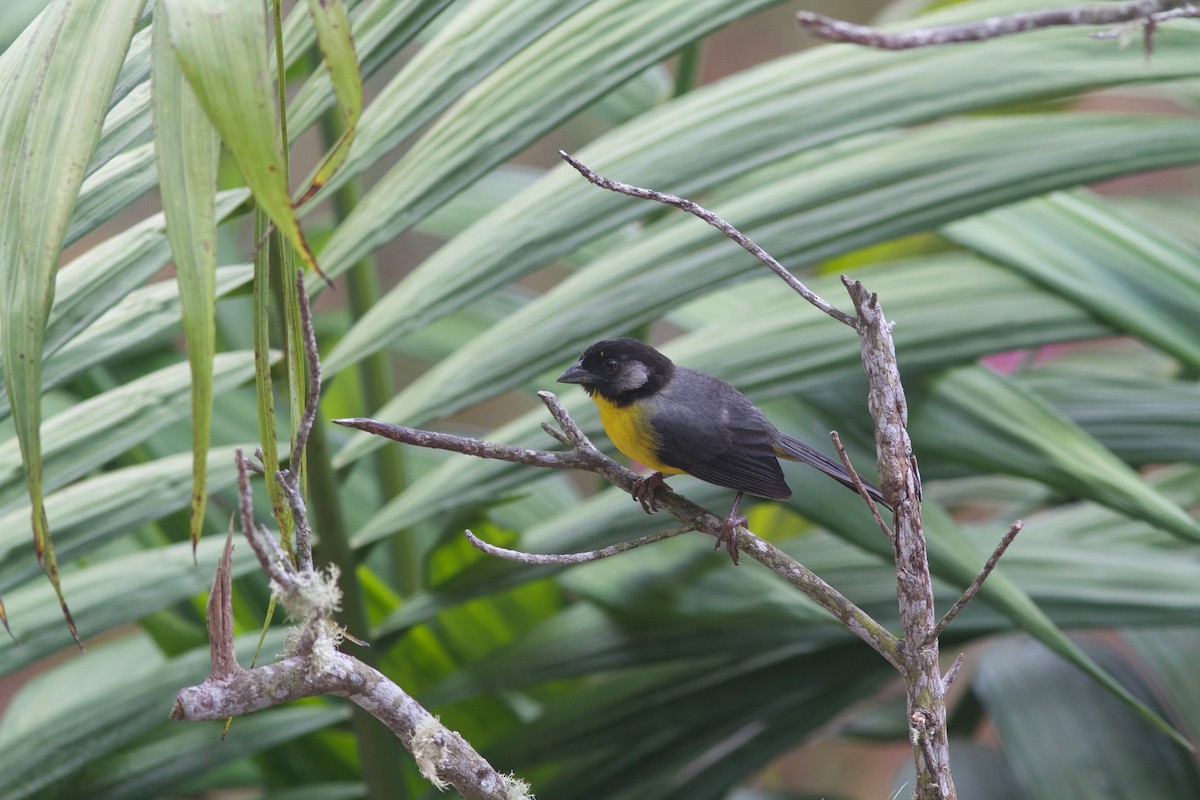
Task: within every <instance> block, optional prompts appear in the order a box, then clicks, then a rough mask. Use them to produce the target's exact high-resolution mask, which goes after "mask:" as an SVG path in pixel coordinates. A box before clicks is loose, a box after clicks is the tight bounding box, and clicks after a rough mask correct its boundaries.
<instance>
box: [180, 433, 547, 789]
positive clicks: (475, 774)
mask: <svg viewBox="0 0 1200 800" xmlns="http://www.w3.org/2000/svg"><path fill="white" fill-rule="evenodd" d="M236 461H237V468H238V507H239V508H238V511H239V514H240V516H241V520H242V527H243V530H244V533H245V535H246V539H247V541H248V542H250V545H251V547H252V548H253V549H254V552H255V554H256V555H257V556H258V560H259V564H260V565H261V566H262V568H263V571H264V572H266V573H267V575H268V576H270V578H271V584H272V585H271V588H272V592H273V593H274V594H275V596H276V597H277V598H278V599H279V600H280V601H281V602H282V603H283V604H284V605H285V606H286V607H287V608H288V611H289V613H290V614H291V615H292V616H293V617H294V618H297V619H299V620H300V622H301V627H300V629H299V631H298V633H297V634H295V635H293V636H292V637H291V638H290V640H289V656H288V657H287V658H285V659H284V660H283V661H280V662H278V663H275V664H270V665H267V666H263V667H257V668H255V669H250V670H244V669H242V668H241V667H240V666H239V665H238V662H237V656H236V655H235V653H234V645H233V609H232V592H231V590H230V573H231V567H230V564H231V557H232V556H231V554H232V549H233V540H232V524H231V529H230V537H229V539H228V540H227V541H226V545H225V552H224V555H223V556H222V558H221V562H220V565H219V566H218V569H217V575H216V577H215V579H214V581H213V591H212V594H211V596H210V597H209V604H208V628H209V648H210V655H211V658H212V670H211V673H210V676H209V678H208V679H207V680H205V681H204V682H203V683H201V684H199V685H197V686H191V687H186V688H184V689H181V690H180V692H179V694H178V695H177V697H176V700H175V705H174V707H173V708H172V710H171V719H175V720H188V721H200V720H214V719H225V718H228V717H233V716H238V715H241V714H248V713H250V712H252V711H257V710H259V709H262V708H267V707H270V706H276V705H281V704H283V703H286V702H289V701H291V700H297V699H300V698H304V697H315V696H317V695H326V694H332V695H338V696H341V697H346V698H348V699H349V700H351V701H352V702H354V703H357V704H358V705H360V706H362V707H363V708H365V709H366V710H367V711H368V712H370V713H371V715H372V716H374V717H376V718H377V719H379V720H380V721H381V722H383V723H384V724H385V725H387V726H388V728H390V729H391V730H392V731H393V732H394V733H395V734H396V736H397V737H399V739H400V741H401V743H402V744H403V745H404V746H405V747H406V748H408V750H409V751H410V752H412V754H413V756H414V758H416V761H417V765H418V767H419V768H420V770H421V774H422V775H423V776H425V778H426V779H427V780H429V781H430V782H431V783H433V784H434V785H435V786H437V787H439V788H446V787H447V786H451V785H452V786H454V788H455V789H457V790H458V792H459V794H461V795H462V796H463V797H464V798H468V800H514V798H522V797H525V798H527V797H528V793H527V792H526V791H525V787H524V786H523V784H522V783H521V782H520V781H518V780H517V779H515V778H511V777H506V776H504V775H501V774H500V773H498V772H497V771H496V770H495V769H493V768H492V766H491V765H490V764H488V762H487V761H485V760H484V759H483V757H482V756H480V755H479V754H478V753H477V752H476V751H475V750H474V749H473V748H472V747H471V746H470V745H469V744H468V743H467V742H466V741H465V740H464V739H463V738H462V737H461V736H459V735H458V734H457V733H455V732H454V731H451V730H449V729H448V728H446V727H445V726H443V725H442V724H441V722H439V721H438V719H437V718H436V717H434V716H433V715H432V714H430V713H429V712H428V711H427V710H425V709H424V708H423V707H422V706H421V705H420V704H419V703H417V702H416V701H415V700H413V699H412V698H411V697H410V696H408V695H407V694H406V693H405V692H404V691H403V690H402V689H401V688H400V687H399V686H397V685H396V684H395V683H393V682H392V681H390V680H388V679H387V678H386V677H384V676H383V675H382V674H381V673H379V672H378V671H377V670H375V669H373V668H372V667H370V666H368V665H366V664H364V663H362V662H361V661H359V660H357V659H355V658H353V657H352V656H348V655H346V654H344V653H341V652H339V651H338V650H336V645H337V643H338V641H340V636H339V635H337V628H336V626H333V625H329V624H326V623H327V619H328V615H329V613H330V612H331V611H333V610H335V609H336V608H337V605H338V603H339V602H340V597H341V594H340V591H339V590H338V589H337V585H336V578H337V572H336V570H332V569H331V570H330V571H328V572H327V573H318V572H315V571H313V570H312V569H311V568H310V569H299V568H297V567H296V566H295V565H293V564H292V563H291V561H289V560H288V559H287V558H286V557H285V556H284V554H283V552H282V551H281V550H280V549H279V545H278V544H277V543H276V542H275V540H274V539H272V538H271V537H270V535H269V534H267V533H266V532H265V531H262V530H260V529H259V528H258V526H257V525H256V524H255V522H254V511H253V508H252V504H251V494H250V479H249V475H248V472H247V468H246V467H247V464H246V461H245V459H244V458H243V457H242V452H241V450H238V451H237V453H236ZM280 473H281V474H280V475H279V476H278V478H279V481H280V485H282V486H284V487H286V488H287V489H288V490H290V492H289V500H290V501H291V502H292V503H293V506H292V507H293V511H294V512H295V514H296V520H297V523H298V524H297V530H300V529H301V526H302V525H303V526H305V527H306V526H307V524H308V523H307V519H306V511H305V508H304V504H303V502H302V501H299V499H298V498H299V494H298V490H297V488H296V486H295V478H294V477H293V476H292V475H291V474H289V473H286V472H285V471H282V470H281V471H280Z"/></svg>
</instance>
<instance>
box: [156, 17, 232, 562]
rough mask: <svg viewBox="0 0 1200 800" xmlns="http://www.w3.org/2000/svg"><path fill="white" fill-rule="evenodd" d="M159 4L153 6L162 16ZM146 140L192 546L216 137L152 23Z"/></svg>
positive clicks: (213, 296)
mask: <svg viewBox="0 0 1200 800" xmlns="http://www.w3.org/2000/svg"><path fill="white" fill-rule="evenodd" d="M163 8H164V6H163V3H162V2H161V0H160V2H158V3H157V5H156V7H155V9H156V11H157V12H158V14H159V15H162V14H163ZM154 30H155V41H154V71H153V77H152V82H153V85H154V141H155V150H154V152H155V155H156V156H157V157H158V162H157V163H158V181H159V193H160V194H161V195H162V202H163V215H164V216H165V217H166V220H167V239H168V240H169V241H170V243H171V255H172V256H173V258H174V261H175V277H176V280H178V282H179V300H180V306H181V311H182V314H183V335H184V338H185V339H186V340H187V354H188V365H189V367H190V368H191V373H192V455H193V458H194V461H193V468H192V469H193V473H192V474H193V478H192V514H191V519H192V527H191V539H192V548H193V549H195V547H196V543H197V542H199V541H200V532H201V531H202V530H203V529H204V507H205V504H206V501H207V497H208V492H207V491H206V490H205V481H206V479H207V477H208V440H209V433H210V431H211V430H212V397H213V380H212V362H213V356H214V355H215V353H216V347H217V320H216V313H217V281H216V271H217V203H216V196H217V159H218V158H219V157H220V154H221V139H220V136H218V135H217V129H216V128H214V127H213V125H212V123H211V122H209V120H208V118H207V117H206V116H205V115H204V109H202V108H201V107H200V103H199V101H198V100H197V99H196V95H195V93H194V92H193V91H192V89H191V87H190V86H188V84H187V82H186V81H185V80H184V78H183V72H182V71H181V70H180V69H179V64H178V63H177V62H176V61H175V54H174V52H172V50H171V46H170V42H168V41H167V36H166V31H165V26H163V25H158V26H155V28H154Z"/></svg>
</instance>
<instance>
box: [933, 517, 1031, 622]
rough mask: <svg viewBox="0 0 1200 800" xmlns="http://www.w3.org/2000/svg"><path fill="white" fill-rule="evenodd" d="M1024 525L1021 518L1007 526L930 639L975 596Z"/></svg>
mask: <svg viewBox="0 0 1200 800" xmlns="http://www.w3.org/2000/svg"><path fill="white" fill-rule="evenodd" d="M1024 525H1025V523H1023V522H1021V520H1017V521H1016V522H1014V523H1013V524H1012V526H1011V527H1009V529H1008V533H1006V534H1004V538H1002V539H1001V540H1000V544H998V545H996V549H995V550H993V551H992V555H991V556H990V557H989V558H988V560H987V561H986V562H985V563H984V565H983V569H981V570H980V571H979V574H978V575H976V576H975V580H973V581H971V585H970V586H968V587H967V590H966V591H965V592H963V593H962V597H960V598H958V600H957V601H956V602H955V603H954V605H952V606H950V610H949V611H947V612H946V613H945V614H944V615H943V616H942V619H941V621H940V622H938V624H937V627H936V628H934V629H933V632H932V633H931V634H930V638H931V639H936V638H937V637H939V636H941V635H942V631H944V630H946V626H947V625H949V624H950V622H951V620H953V619H954V618H955V617H956V616H958V612H960V611H962V610H963V608H964V607H965V606H966V605H967V603H969V602H971V600H972V598H974V597H975V594H976V592H978V591H979V589H980V587H982V586H983V582H984V581H986V580H987V577H988V575H991V574H992V570H994V569H995V568H996V565H997V564H999V563H1000V559H1001V557H1003V555H1004V551H1005V550H1007V549H1008V546H1009V545H1010V544H1012V543H1013V540H1014V539H1016V538H1017V534H1018V533H1020V532H1021V528H1023V527H1024Z"/></svg>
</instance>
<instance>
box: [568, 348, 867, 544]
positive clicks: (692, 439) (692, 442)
mask: <svg viewBox="0 0 1200 800" xmlns="http://www.w3.org/2000/svg"><path fill="white" fill-rule="evenodd" d="M558 382H559V383H577V384H579V385H580V386H582V387H583V388H584V389H585V390H586V391H587V393H588V394H589V395H591V397H592V400H594V401H595V402H596V405H597V406H599V408H600V422H601V423H602V424H603V425H604V431H605V432H606V433H607V434H608V436H609V438H610V439H612V441H613V444H615V445H616V446H617V449H618V450H620V451H621V452H622V453H624V454H625V455H626V456H628V457H629V458H631V459H633V460H634V461H638V462H640V463H642V464H645V465H646V466H647V467H649V468H650V469H652V470H654V471H655V472H654V474H653V475H650V476H649V477H646V478H642V479H641V480H639V481H638V482H637V484H636V485H635V487H634V492H633V496H634V499H636V500H637V501H638V502H640V503H641V504H642V508H643V509H645V511H646V513H650V512H651V511H654V510H657V506H656V504H655V502H654V490H655V488H657V487H658V486H665V484H664V483H663V479H664V476H665V475H680V474H685V473H686V474H688V475H693V476H695V477H697V478H699V479H700V480H702V481H707V482H708V483H713V484H716V485H717V486H724V487H727V488H729V489H734V490H735V491H737V496H736V497H734V500H733V508H732V509H731V510H730V512H729V516H728V517H727V518H726V519H725V523H724V525H723V526H722V528H721V535H720V536H719V537H718V539H717V547H718V548H719V547H720V546H721V544H722V542H724V543H725V545H726V547H727V548H728V550H729V555H730V557H731V558H732V559H733V563H735V564H736V563H737V560H738V557H737V545H736V543H735V536H734V531H735V530H736V529H737V526H739V525H744V524H745V522H746V518H745V517H742V516H739V515H738V507H739V506H740V504H741V501H742V495H743V494H752V495H755V496H756V497H764V498H767V499H769V500H786V499H788V498H789V497H791V496H792V490H791V489H790V488H789V487H788V485H787V483H786V482H785V481H784V479H783V471H782V470H781V469H780V468H779V460H778V459H780V458H785V459H787V460H789V461H803V462H804V463H806V464H809V465H810V466H813V467H816V468H817V469H819V470H820V471H821V472H824V473H825V474H826V475H828V476H829V477H831V478H833V479H834V480H836V481H838V482H839V483H841V484H843V485H845V486H848V487H850V488H851V489H854V488H855V487H854V481H853V480H852V479H851V477H850V474H849V473H848V472H847V471H846V469H845V468H844V467H843V466H842V465H841V464H839V463H838V462H836V461H834V460H833V459H831V458H829V457H828V456H826V455H825V454H824V453H821V452H820V451H818V450H814V449H813V448H812V447H809V446H808V445H806V444H805V443H804V442H801V441H799V440H798V439H793V438H792V437H791V436H788V435H787V434H786V433H781V432H780V431H779V430H777V429H776V428H775V426H774V425H772V424H771V423H770V422H768V421H767V418H766V417H765V416H764V415H763V413H762V412H761V411H759V410H758V409H757V408H756V407H755V406H754V404H753V403H751V402H750V401H749V400H747V399H746V396H745V395H743V394H742V393H741V392H739V391H738V390H737V389H735V388H733V387H732V386H730V385H729V384H728V383H726V382H725V381H723V380H721V379H720V378H714V377H713V376H712V375H706V374H705V373H703V372H697V371H696V370H693V369H687V368H686V367H680V366H676V365H675V364H674V363H672V361H671V359H669V358H667V357H666V356H664V355H663V354H662V353H660V352H658V351H657V350H655V349H654V348H653V347H651V346H650V345H648V344H644V343H643V342H639V341H638V340H636V339H630V338H620V339H606V340H604V341H600V342H596V343H595V344H593V345H592V346H590V347H588V348H587V349H586V350H584V351H583V355H581V356H580V357H579V360H578V361H577V362H575V364H574V365H573V366H572V367H571V368H570V369H568V370H567V371H566V372H564V373H563V374H562V375H559V376H558ZM864 486H865V487H866V490H867V492H868V493H869V494H870V495H871V497H872V498H874V499H875V501H876V502H879V503H883V504H884V505H885V506H886V505H888V503H887V502H886V501H885V500H884V499H883V495H882V493H881V492H880V491H879V489H878V488H876V487H875V486H872V485H871V484H869V483H865V482H864ZM889 507H890V506H889Z"/></svg>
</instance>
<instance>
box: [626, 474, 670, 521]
mask: <svg viewBox="0 0 1200 800" xmlns="http://www.w3.org/2000/svg"><path fill="white" fill-rule="evenodd" d="M660 486H661V487H662V488H663V489H666V490H667V491H668V492H669V491H671V487H670V486H667V482H666V481H665V480H664V479H663V474H662V473H661V472H655V473H654V474H653V475H647V476H646V477H644V478H639V479H637V480H636V481H634V482H633V491H632V492H631V494H632V495H633V499H634V500H636V501H638V502H639V503H641V504H642V510H643V511H645V512H646V513H647V514H653V513H654V512H655V511H658V501H657V500H656V499H655V498H654V490H655V489H657V488H658V487H660Z"/></svg>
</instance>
